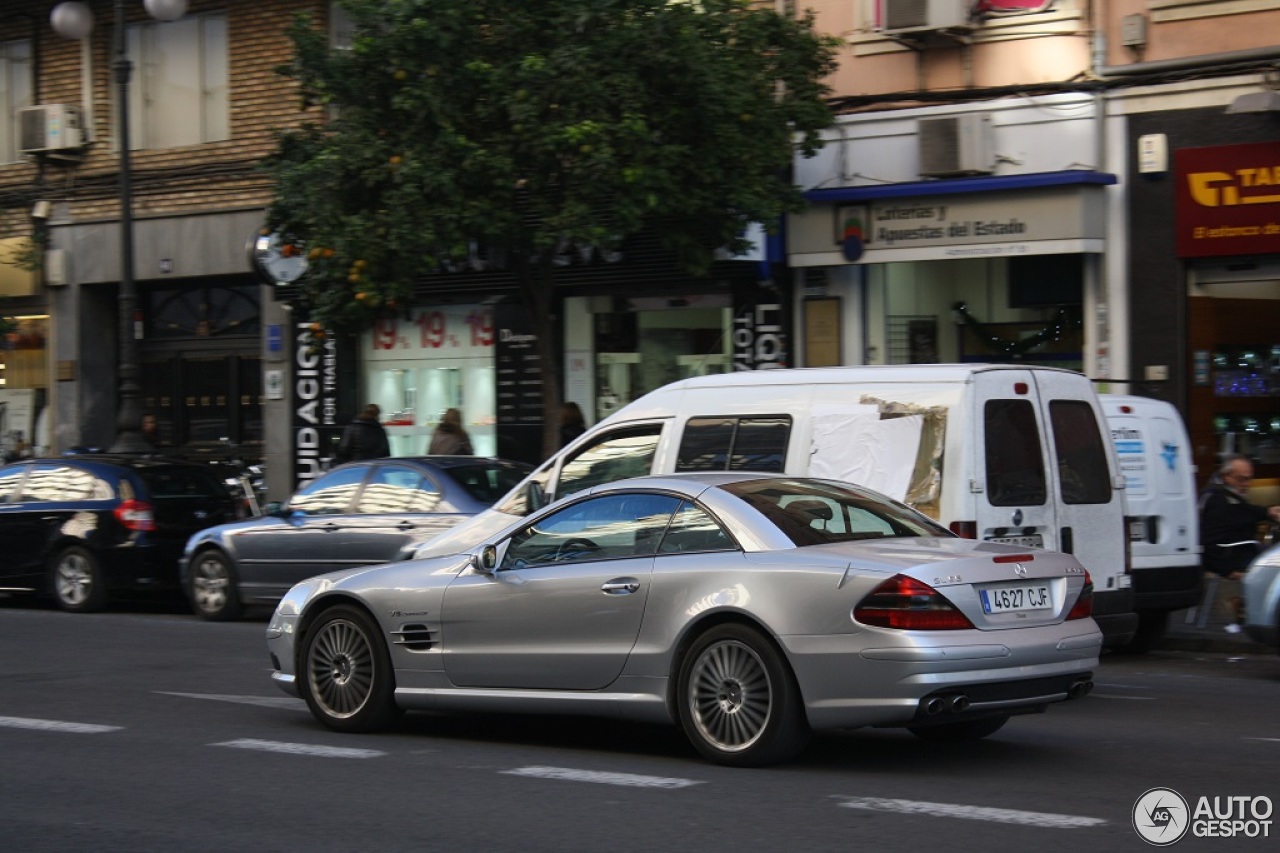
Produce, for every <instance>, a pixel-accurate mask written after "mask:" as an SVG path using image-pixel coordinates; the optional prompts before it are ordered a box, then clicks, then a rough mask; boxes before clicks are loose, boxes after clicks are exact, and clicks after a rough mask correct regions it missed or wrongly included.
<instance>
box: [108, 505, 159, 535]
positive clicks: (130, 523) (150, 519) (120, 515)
mask: <svg viewBox="0 0 1280 853" xmlns="http://www.w3.org/2000/svg"><path fill="white" fill-rule="evenodd" d="M115 516H116V521H118V522H120V524H121V525H123V526H124V528H125V529H126V530H136V531H138V532H140V533H146V532H148V531H151V530H155V529H156V516H155V513H154V512H152V510H151V504H149V503H147V502H146V501H136V500H132V501H121V503H120V506H118V507H116V510H115Z"/></svg>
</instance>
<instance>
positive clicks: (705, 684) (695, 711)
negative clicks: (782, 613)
mask: <svg viewBox="0 0 1280 853" xmlns="http://www.w3.org/2000/svg"><path fill="white" fill-rule="evenodd" d="M677 690H678V705H679V708H678V711H679V716H680V725H681V727H682V728H683V729H684V733H685V735H686V736H687V737H688V738H689V740H690V741H691V742H692V743H693V745H694V747H695V748H696V749H697V750H698V751H699V752H700V753H702V754H703V755H704V756H706V757H707V758H709V759H711V760H712V761H715V762H717V763H719V764H727V765H730V766H734V767H759V766H762V765H766V764H776V763H778V762H780V761H786V760H787V759H789V758H792V757H794V756H795V755H796V754H798V753H799V752H800V751H801V750H802V749H804V746H805V744H806V743H807V742H808V739H809V724H808V721H807V720H806V719H805V715H804V708H803V704H802V702H801V698H800V689H799V688H798V687H797V686H796V682H795V677H794V676H793V675H792V673H791V670H790V668H789V667H788V666H787V663H786V660H785V659H784V658H783V657H782V654H781V653H780V652H779V651H778V650H777V649H776V648H775V647H774V646H773V644H772V643H770V642H769V641H768V640H767V639H766V638H765V637H763V636H761V634H760V633H759V632H758V631H755V630H752V629H751V628H748V627H746V626H743V625H720V626H718V627H715V628H712V629H711V630H710V631H708V632H707V633H705V634H703V635H702V636H701V637H699V638H698V639H697V640H696V641H695V642H694V644H693V646H692V647H691V648H690V649H689V652H688V654H686V655H685V656H684V659H683V661H682V663H681V666H680V674H679V678H678V679H677Z"/></svg>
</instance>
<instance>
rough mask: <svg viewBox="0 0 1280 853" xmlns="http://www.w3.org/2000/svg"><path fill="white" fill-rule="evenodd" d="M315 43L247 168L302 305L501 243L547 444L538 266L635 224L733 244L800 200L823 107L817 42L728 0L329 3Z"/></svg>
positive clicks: (801, 19) (367, 297) (390, 289)
mask: <svg viewBox="0 0 1280 853" xmlns="http://www.w3.org/2000/svg"><path fill="white" fill-rule="evenodd" d="M339 5H341V6H342V7H343V8H344V9H345V10H346V11H347V12H348V14H349V16H350V18H351V21H352V24H353V27H352V30H351V33H352V37H351V41H350V44H349V46H348V45H344V46H341V47H339V48H336V49H335V48H333V47H332V46H331V45H330V42H329V39H328V36H327V34H326V33H324V32H321V31H320V30H319V29H317V28H316V27H314V26H312V25H311V22H310V21H309V20H308V19H306V18H305V17H303V18H299V19H298V20H297V21H295V23H294V24H293V26H292V28H291V30H290V34H291V38H292V39H293V43H294V48H295V52H294V56H293V58H292V61H291V62H290V63H289V64H288V65H286V66H284V67H283V68H282V69H281V71H282V73H284V74H286V75H287V76H290V77H292V78H293V79H295V80H296V81H297V83H298V84H299V86H300V89H301V92H302V96H303V99H304V104H305V105H307V106H318V105H322V106H324V107H326V108H327V109H326V110H325V111H324V115H323V118H317V120H315V121H313V122H310V123H308V124H305V125H303V126H301V127H300V128H298V129H296V130H292V131H289V132H285V133H282V134H281V135H280V137H279V141H278V146H277V149H276V151H275V152H274V154H273V156H272V157H271V158H269V159H268V161H267V162H266V163H265V165H264V168H266V169H267V170H268V172H269V173H270V175H271V177H272V180H273V182H274V201H273V204H272V205H271V208H270V212H269V222H268V227H269V228H271V229H272V230H274V231H278V232H279V233H280V234H282V235H283V237H284V239H285V241H286V243H287V245H288V246H290V247H300V248H298V249H297V250H298V251H304V252H305V253H306V255H307V257H308V259H309V262H310V263H309V266H308V271H307V274H306V275H305V276H304V278H303V279H302V280H301V281H300V283H299V286H300V287H301V290H302V298H303V299H304V300H305V302H306V304H307V305H308V307H309V309H310V311H311V316H312V317H313V319H314V320H315V321H316V322H317V323H319V324H323V326H324V327H325V328H328V329H331V330H334V331H336V332H344V331H356V330H360V329H363V328H367V327H368V324H369V322H370V320H371V319H372V318H374V317H376V316H378V315H379V314H380V313H384V312H387V311H397V310H403V309H404V308H405V307H406V306H407V305H408V304H410V302H411V301H412V299H413V295H414V291H415V288H416V286H417V285H419V284H421V283H422V281H423V280H424V278H425V277H426V276H427V275H428V274H430V273H431V272H433V271H435V270H436V269H438V268H439V266H440V264H442V263H447V262H448V261H449V260H450V259H456V258H465V257H466V256H467V254H468V248H469V247H474V246H477V245H478V246H481V247H484V249H485V250H486V251H489V252H493V251H498V252H500V253H502V255H504V256H505V257H506V258H507V264H508V266H509V268H510V269H511V271H512V273H513V275H514V277H515V279H516V281H517V283H518V286H519V290H520V293H521V296H522V298H523V299H524V302H525V305H526V308H527V309H528V311H529V314H530V316H531V318H532V319H533V323H534V331H535V332H536V334H537V340H538V347H539V355H540V356H541V365H542V381H543V390H544V398H545V401H546V407H547V408H546V411H547V413H548V416H547V417H546V418H545V429H544V433H543V441H544V445H545V446H544V451H545V452H550V451H551V450H552V449H553V448H554V447H556V446H557V444H558V440H557V426H558V424H557V417H556V416H555V413H556V412H557V411H558V409H559V405H560V401H561V390H560V387H561V386H560V359H559V354H558V350H557V347H556V346H555V343H554V334H555V329H556V325H555V319H554V317H553V308H554V300H553V298H552V288H553V285H554V270H555V265H554V263H553V261H554V257H555V254H556V252H557V247H562V246H563V245H564V244H565V243H566V241H567V242H569V243H572V244H576V245H579V246H595V247H599V248H601V249H608V248H611V247H613V246H616V245H617V244H618V242H619V241H621V240H622V239H624V238H626V237H627V236H629V235H631V234H634V233H636V232H637V231H640V230H648V231H651V232H652V233H655V234H657V235H658V236H659V237H660V238H661V239H662V241H663V244H664V245H665V246H666V248H667V249H669V250H670V251H671V252H672V253H673V256H674V257H676V258H677V259H678V260H679V261H680V262H681V264H682V266H683V267H684V268H686V269H688V270H689V271H691V272H694V273H697V272H701V271H705V270H706V269H707V268H708V266H709V265H710V262H711V260H712V258H713V256H714V253H715V251H716V250H717V249H730V250H734V249H737V250H741V249H743V248H746V247H745V245H744V243H743V240H742V237H741V235H742V234H743V233H744V230H745V228H746V227H747V226H748V225H749V224H750V223H753V222H763V223H776V222H778V221H779V220H780V218H781V216H782V215H783V214H784V213H786V212H788V211H796V210H799V209H800V208H801V206H802V204H803V202H802V199H801V196H800V192H799V190H798V189H797V188H796V187H795V186H794V185H793V184H792V183H791V182H790V180H789V179H788V175H789V174H790V164H791V161H792V158H793V156H795V154H796V152H797V151H799V152H802V153H804V154H805V155H812V154H813V153H814V152H815V151H816V150H817V148H818V147H819V146H820V145H821V140H820V138H819V133H820V131H821V130H822V129H823V128H826V127H828V126H830V124H831V123H832V116H831V113H830V111H829V109H828V107H827V106H826V102H825V97H826V95H827V94H828V90H827V87H826V85H825V83H824V78H825V77H826V76H827V75H828V74H829V73H830V72H831V71H832V70H833V68H834V62H835V55H836V45H837V42H836V41H835V40H834V39H832V38H829V37H824V36H822V35H819V34H817V33H816V32H815V31H814V30H813V20H812V16H811V15H809V14H807V13H806V14H804V15H800V16H797V17H794V18H791V17H785V16H781V15H779V14H777V13H775V12H774V11H772V10H771V9H767V8H764V7H762V6H761V4H758V3H753V2H749V1H748V0H339Z"/></svg>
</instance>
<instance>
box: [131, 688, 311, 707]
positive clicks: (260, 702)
mask: <svg viewBox="0 0 1280 853" xmlns="http://www.w3.org/2000/svg"><path fill="white" fill-rule="evenodd" d="M155 692H156V693H159V694H160V695H161V696H181V697H182V698H184V699H210V700H212V701H214V702H237V703H239V704H241V705H257V706H259V707H262V708H292V709H295V710H301V709H305V708H306V707H307V703H306V702H303V701H302V700H301V699H291V698H289V697H288V696H233V695H231V694H227V693H173V692H171V691H168V690H157V691H155Z"/></svg>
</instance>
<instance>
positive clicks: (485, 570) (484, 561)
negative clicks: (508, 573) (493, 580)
mask: <svg viewBox="0 0 1280 853" xmlns="http://www.w3.org/2000/svg"><path fill="white" fill-rule="evenodd" d="M471 565H473V566H475V568H476V571H478V572H480V573H481V574H483V575H491V574H493V573H494V572H495V571H496V570H497V568H498V548H497V546H496V545H485V546H484V547H483V548H481V549H480V550H479V551H477V552H476V553H475V556H473V557H472V558H471Z"/></svg>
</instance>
